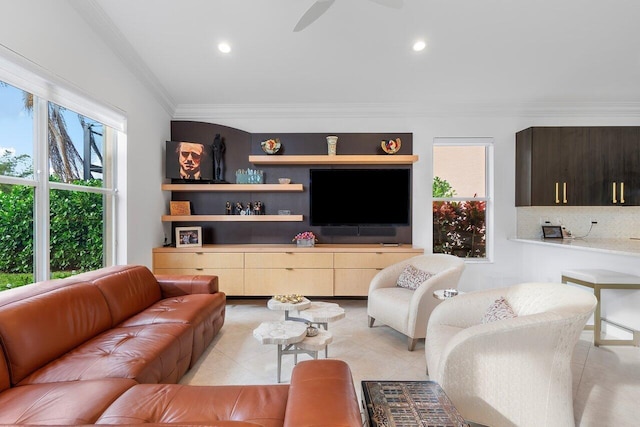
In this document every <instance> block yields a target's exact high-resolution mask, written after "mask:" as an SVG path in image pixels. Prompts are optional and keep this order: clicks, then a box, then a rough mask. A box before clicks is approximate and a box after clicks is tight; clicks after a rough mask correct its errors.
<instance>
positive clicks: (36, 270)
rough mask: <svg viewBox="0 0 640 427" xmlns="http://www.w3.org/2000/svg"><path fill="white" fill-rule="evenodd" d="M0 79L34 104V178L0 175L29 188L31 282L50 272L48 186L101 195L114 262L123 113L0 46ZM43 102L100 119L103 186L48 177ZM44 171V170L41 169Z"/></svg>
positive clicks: (107, 258) (107, 259) (108, 257)
mask: <svg viewBox="0 0 640 427" xmlns="http://www.w3.org/2000/svg"><path fill="white" fill-rule="evenodd" d="M0 81H3V82H6V83H7V84H9V85H11V86H14V87H16V88H18V89H20V90H24V91H26V92H29V93H31V94H32V95H33V97H34V105H33V126H34V129H33V158H32V161H33V170H34V174H33V179H30V178H16V177H9V176H0V183H3V184H14V185H25V186H30V187H34V189H35V195H34V207H33V208H34V230H33V233H34V260H33V262H34V265H33V274H34V281H36V282H38V281H43V280H48V279H49V277H50V275H51V271H50V250H51V247H50V228H49V215H50V205H49V194H50V191H51V190H65V191H82V192H90V193H98V194H102V195H103V196H105V197H104V200H105V203H104V206H103V209H104V234H103V236H104V243H103V244H104V246H103V251H104V253H103V265H105V266H110V265H115V264H117V263H118V257H117V254H118V252H117V249H118V248H117V240H116V236H117V231H118V225H117V219H118V217H119V213H118V209H119V207H118V205H119V201H118V189H117V183H118V182H119V180H118V178H117V175H116V174H117V163H116V160H117V158H118V153H117V150H118V146H119V145H121V142H122V143H123V142H124V141H126V118H125V115H124V114H123V113H122V112H120V111H118V110H116V109H114V108H112V107H109V106H106V105H104V104H101V103H99V102H96V101H95V100H93V99H92V98H91V97H90V96H89V95H87V94H85V93H83V92H81V91H79V90H78V89H77V88H74V87H72V86H70V85H69V84H68V83H67V82H65V81H64V80H62V79H60V78H58V77H56V76H54V75H51V74H50V73H47V72H46V71H44V70H42V69H40V68H39V67H37V66H36V65H35V64H33V63H32V62H29V61H27V60H26V59H25V58H22V57H20V56H19V55H17V54H15V53H13V52H10V51H8V50H6V49H4V48H0ZM48 102H53V103H55V104H58V105H60V106H61V107H64V108H66V109H68V110H70V111H73V112H74V113H77V114H80V115H82V116H85V117H88V118H90V119H92V120H95V121H98V122H100V123H102V124H103V125H105V126H104V132H105V135H104V139H103V141H104V148H103V150H104V152H103V168H104V173H103V179H104V182H103V187H100V188H97V187H85V186H81V185H75V184H67V183H60V182H50V181H49V173H48V172H46V171H49V155H48V153H49V147H48ZM43 171H44V172H43Z"/></svg>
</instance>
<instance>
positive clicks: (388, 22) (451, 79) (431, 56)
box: [76, 0, 640, 109]
mask: <svg viewBox="0 0 640 427" xmlns="http://www.w3.org/2000/svg"><path fill="white" fill-rule="evenodd" d="M314 1H315V0H91V1H85V0H82V1H77V2H76V8H77V9H78V10H79V11H80V12H81V13H82V14H83V15H84V16H85V18H87V19H88V20H89V21H90V22H91V23H92V25H93V26H94V28H96V30H97V31H99V32H100V33H101V34H102V35H103V36H104V38H105V40H106V42H107V43H109V44H110V45H111V46H112V47H114V49H115V50H116V51H117V52H119V54H120V55H121V56H122V57H123V58H125V59H126V60H127V62H129V63H130V64H131V66H132V68H133V69H134V70H136V72H137V73H138V74H139V75H141V76H144V78H145V79H146V80H147V81H148V82H150V83H151V84H153V85H154V87H155V88H156V90H157V91H159V92H162V93H163V96H164V97H165V99H167V100H168V102H169V104H172V105H173V107H174V108H175V107H177V106H180V105H189V104H202V105H253V106H255V105H273V104H281V105H297V104H306V105H310V104H316V105H319V104H345V105H347V104H352V105H355V104H367V105H385V104H393V105H413V106H418V107H420V108H430V109H438V108H445V107H451V106H476V107H475V108H478V106H493V107H499V108H503V109H504V108H507V109H508V108H517V107H526V106H541V105H542V106H544V105H561V104H563V105H568V104H570V105H576V106H579V105H596V104H597V105H607V104H609V105H611V104H627V105H628V104H634V105H637V104H638V103H639V102H640V24H639V22H640V1H639V0H404V7H403V8H402V9H400V10H396V9H391V8H387V7H383V6H381V5H379V4H376V3H374V2H372V1H369V0H336V1H335V3H334V4H333V6H332V7H331V8H330V9H329V10H328V11H327V12H326V13H325V14H324V15H323V16H322V17H320V18H319V19H318V20H317V21H316V22H314V23H313V24H312V25H311V26H309V27H308V28H306V29H305V30H303V31H302V32H298V33H294V32H293V31H292V30H293V27H294V26H295V24H296V23H297V21H298V19H299V18H300V17H301V16H302V15H303V13H304V12H305V11H306V10H307V9H308V8H309V7H310V6H311V5H312V4H313V2H314ZM79 3H82V4H83V5H82V6H79V5H78V4H79ZM418 38H423V39H425V41H426V42H427V48H426V49H425V50H424V51H423V52H422V53H416V52H413V51H412V50H411V45H412V44H413V42H414V41H415V40H416V39H418ZM220 41H227V42H229V43H230V44H231V46H232V49H233V50H232V52H231V53H230V54H228V55H223V54H222V53H220V52H218V50H217V44H218V42H220Z"/></svg>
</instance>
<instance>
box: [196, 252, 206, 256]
mask: <svg viewBox="0 0 640 427" xmlns="http://www.w3.org/2000/svg"><path fill="white" fill-rule="evenodd" d="M196 255H204V252H196Z"/></svg>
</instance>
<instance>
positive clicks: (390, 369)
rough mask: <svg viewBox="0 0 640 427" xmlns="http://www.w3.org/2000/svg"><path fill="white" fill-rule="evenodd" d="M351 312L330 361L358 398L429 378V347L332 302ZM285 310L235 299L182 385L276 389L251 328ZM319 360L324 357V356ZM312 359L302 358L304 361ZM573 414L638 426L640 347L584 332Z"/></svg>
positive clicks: (264, 349) (270, 351) (268, 352)
mask: <svg viewBox="0 0 640 427" xmlns="http://www.w3.org/2000/svg"><path fill="white" fill-rule="evenodd" d="M331 302H336V303H339V304H340V305H341V306H342V307H344V308H345V310H346V316H345V318H344V319H341V320H338V321H337V322H333V323H330V324H329V331H330V332H332V333H333V342H332V343H331V345H330V346H329V357H330V358H337V359H342V360H345V361H346V362H347V363H348V364H349V366H350V367H351V371H352V373H353V380H354V383H355V386H356V392H357V394H358V399H360V381H362V380H375V379H378V380H387V379H394V380H427V379H428V377H427V375H426V373H425V367H426V361H425V355H424V342H418V344H417V345H416V349H415V350H414V351H412V352H410V351H408V350H407V339H406V337H405V336H404V335H402V334H400V333H398V332H396V331H394V330H393V329H391V328H389V327H387V326H381V325H378V324H376V325H375V326H374V327H373V328H368V327H367V309H366V304H367V303H366V300H331ZM283 317H284V313H283V312H281V311H272V310H269V309H267V307H266V299H263V300H243V299H229V300H228V301H227V312H226V320H225V325H224V326H223V328H222V330H221V331H220V333H219V334H218V336H217V337H216V338H215V340H214V341H213V343H212V344H211V345H210V346H209V348H208V349H207V351H206V352H205V354H204V355H203V356H202V357H201V358H200V360H199V362H198V363H197V365H195V366H194V367H193V368H192V369H191V370H190V371H189V372H187V374H186V375H185V376H184V377H183V379H182V381H181V383H183V384H200V385H217V384H272V383H275V382H276V365H277V361H276V359H277V356H276V354H277V353H276V346H275V345H262V344H260V343H259V342H258V341H257V340H256V339H255V338H254V337H253V330H254V329H255V328H256V327H257V326H258V325H259V324H260V323H261V322H263V321H268V320H282V319H283ZM319 357H324V352H320V356H319ZM309 358H310V357H309V356H307V355H300V356H299V360H306V359H309ZM292 367H293V356H291V355H288V356H287V355H285V356H284V357H283V364H282V382H285V383H287V382H289V378H290V374H291V369H292ZM572 369H573V376H574V378H573V383H574V413H575V419H576V425H577V426H580V427H603V426H636V425H638V424H640V410H638V402H640V348H638V347H622V346H605V347H600V348H597V347H594V346H593V333H592V332H591V331H585V332H583V333H582V336H581V339H580V341H579V342H578V344H577V346H576V350H575V353H574V356H573V362H572Z"/></svg>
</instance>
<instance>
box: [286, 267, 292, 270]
mask: <svg viewBox="0 0 640 427" xmlns="http://www.w3.org/2000/svg"><path fill="white" fill-rule="evenodd" d="M285 270H287V271H293V268H291V267H287V268H285Z"/></svg>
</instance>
